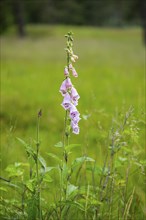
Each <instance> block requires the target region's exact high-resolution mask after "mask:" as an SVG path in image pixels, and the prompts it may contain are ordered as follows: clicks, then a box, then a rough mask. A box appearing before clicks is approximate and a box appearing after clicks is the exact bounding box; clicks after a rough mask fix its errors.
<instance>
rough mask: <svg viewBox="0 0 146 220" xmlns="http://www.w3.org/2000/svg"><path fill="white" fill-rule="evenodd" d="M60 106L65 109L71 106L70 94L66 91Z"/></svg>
mask: <svg viewBox="0 0 146 220" xmlns="http://www.w3.org/2000/svg"><path fill="white" fill-rule="evenodd" d="M61 105H62V107H63V108H64V109H65V110H67V109H70V107H71V97H70V95H69V94H68V92H67V93H66V94H65V96H64V99H63V102H62V104H61Z"/></svg>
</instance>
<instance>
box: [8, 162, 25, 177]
mask: <svg viewBox="0 0 146 220" xmlns="http://www.w3.org/2000/svg"><path fill="white" fill-rule="evenodd" d="M20 165H21V163H15V164H10V165H9V166H7V168H6V169H5V170H6V172H8V177H9V178H10V177H18V176H22V175H23V170H22V169H21V168H20Z"/></svg>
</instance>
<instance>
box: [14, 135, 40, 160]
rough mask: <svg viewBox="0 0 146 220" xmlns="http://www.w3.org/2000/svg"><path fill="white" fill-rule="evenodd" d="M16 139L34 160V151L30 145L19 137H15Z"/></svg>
mask: <svg viewBox="0 0 146 220" xmlns="http://www.w3.org/2000/svg"><path fill="white" fill-rule="evenodd" d="M17 140H18V141H19V142H20V143H21V144H22V145H23V146H24V147H25V150H26V153H27V155H28V157H30V156H31V157H32V158H33V159H34V160H35V161H36V152H35V151H34V149H33V148H32V147H31V146H30V145H28V144H27V143H26V142H25V141H23V140H22V139H21V138H18V137H17Z"/></svg>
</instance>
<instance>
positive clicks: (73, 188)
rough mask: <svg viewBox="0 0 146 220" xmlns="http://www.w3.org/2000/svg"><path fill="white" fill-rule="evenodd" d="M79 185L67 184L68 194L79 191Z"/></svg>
mask: <svg viewBox="0 0 146 220" xmlns="http://www.w3.org/2000/svg"><path fill="white" fill-rule="evenodd" d="M77 189H78V187H77V186H74V185H72V184H68V186H67V196H70V195H71V194H72V193H73V192H75V191H77Z"/></svg>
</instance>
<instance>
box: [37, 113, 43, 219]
mask: <svg viewBox="0 0 146 220" xmlns="http://www.w3.org/2000/svg"><path fill="white" fill-rule="evenodd" d="M40 116H41V110H40V112H39V113H38V118H37V134H36V178H37V198H38V216H39V219H40V220H41V219H42V214H41V204H40V196H41V195H40V183H39V160H38V157H39V148H40V137H39V125H40Z"/></svg>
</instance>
